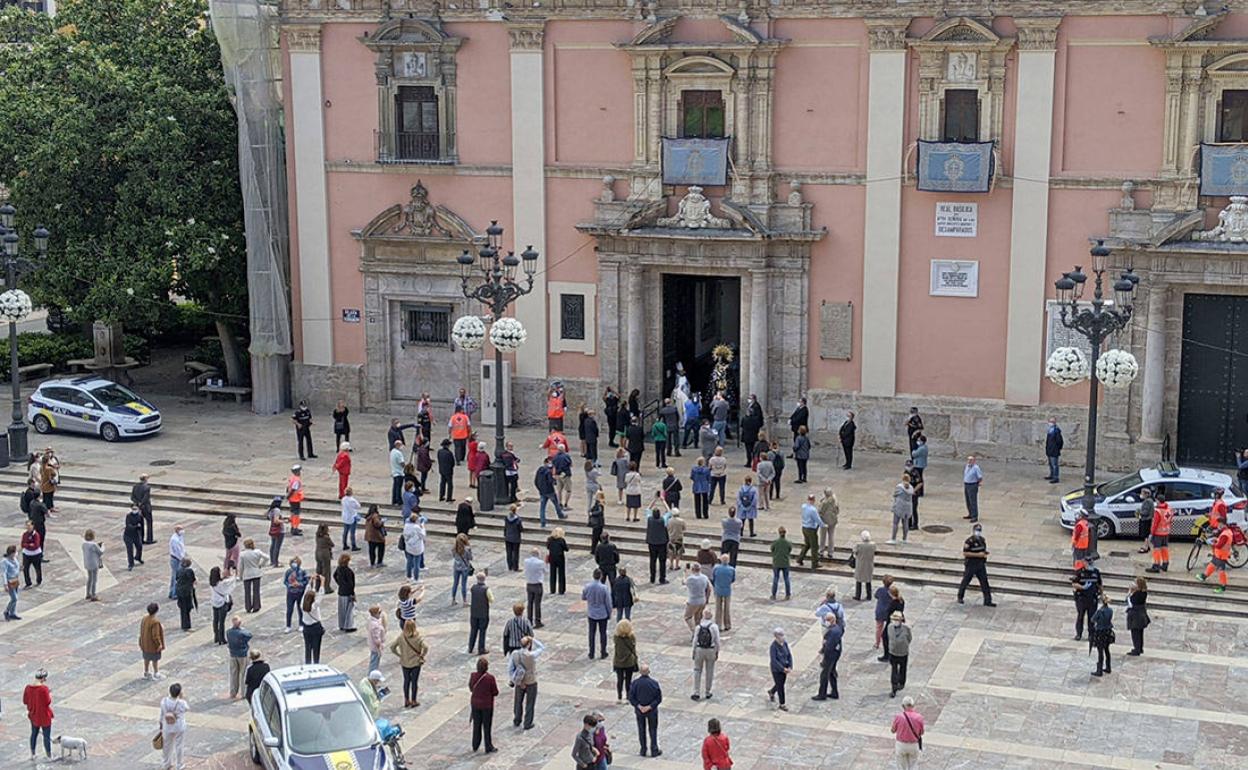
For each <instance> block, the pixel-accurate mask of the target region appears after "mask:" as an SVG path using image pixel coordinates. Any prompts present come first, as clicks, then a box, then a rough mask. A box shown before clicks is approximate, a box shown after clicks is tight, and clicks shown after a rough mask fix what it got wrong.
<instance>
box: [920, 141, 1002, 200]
mask: <svg viewBox="0 0 1248 770" xmlns="http://www.w3.org/2000/svg"><path fill="white" fill-rule="evenodd" d="M992 146H993V143H992V142H924V141H920V142H919V152H918V168H917V170H916V173H917V176H918V185H917V186H918V189H919V190H922V191H923V192H954V193H986V192H988V187H989V185H990V184H991V183H992V173H993V161H992Z"/></svg>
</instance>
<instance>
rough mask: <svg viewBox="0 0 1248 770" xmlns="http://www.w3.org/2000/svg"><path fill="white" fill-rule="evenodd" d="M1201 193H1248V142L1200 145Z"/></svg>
mask: <svg viewBox="0 0 1248 770" xmlns="http://www.w3.org/2000/svg"><path fill="white" fill-rule="evenodd" d="M1200 194H1201V195H1219V196H1221V195H1248V144H1202V145H1201V146H1200Z"/></svg>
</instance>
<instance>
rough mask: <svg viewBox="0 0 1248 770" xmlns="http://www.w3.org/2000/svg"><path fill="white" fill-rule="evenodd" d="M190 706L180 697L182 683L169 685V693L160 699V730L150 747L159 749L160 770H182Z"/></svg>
mask: <svg viewBox="0 0 1248 770" xmlns="http://www.w3.org/2000/svg"><path fill="white" fill-rule="evenodd" d="M187 711H190V706H188V705H187V703H186V701H185V700H183V699H182V685H180V684H178V683H177V682H174V683H173V684H171V685H169V694H168V695H167V696H165V697H164V698H161V699H160V732H158V733H157V734H156V737H155V738H153V739H152V747H153V748H157V749H161V750H162V751H163V756H162V760H161V765H160V767H161V770H183V768H184V767H186V765H185V763H184V762H183V761H182V748H183V746H184V745H185V744H186V712H187Z"/></svg>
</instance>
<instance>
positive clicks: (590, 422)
mask: <svg viewBox="0 0 1248 770" xmlns="http://www.w3.org/2000/svg"><path fill="white" fill-rule="evenodd" d="M585 459H586V460H597V459H598V420H597V418H596V417H594V410H593V409H590V410H587V411H586V412H585Z"/></svg>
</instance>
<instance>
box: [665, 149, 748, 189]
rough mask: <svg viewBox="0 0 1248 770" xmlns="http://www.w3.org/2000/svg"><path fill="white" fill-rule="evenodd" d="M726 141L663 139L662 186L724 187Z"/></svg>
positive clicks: (726, 154)
mask: <svg viewBox="0 0 1248 770" xmlns="http://www.w3.org/2000/svg"><path fill="white" fill-rule="evenodd" d="M730 141H732V140H731V139H669V138H668V137H663V184H678V185H700V186H703V187H707V186H711V185H723V184H727V183H728V143H729V142H730Z"/></svg>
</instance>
